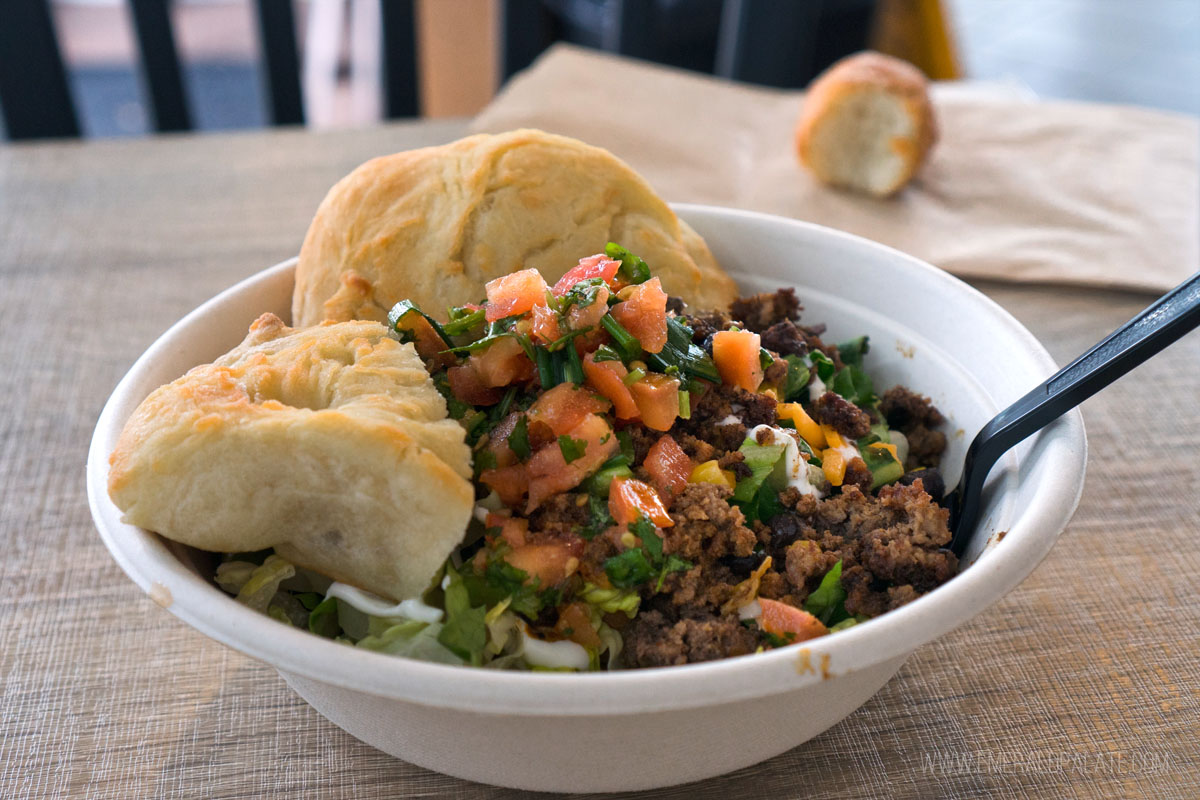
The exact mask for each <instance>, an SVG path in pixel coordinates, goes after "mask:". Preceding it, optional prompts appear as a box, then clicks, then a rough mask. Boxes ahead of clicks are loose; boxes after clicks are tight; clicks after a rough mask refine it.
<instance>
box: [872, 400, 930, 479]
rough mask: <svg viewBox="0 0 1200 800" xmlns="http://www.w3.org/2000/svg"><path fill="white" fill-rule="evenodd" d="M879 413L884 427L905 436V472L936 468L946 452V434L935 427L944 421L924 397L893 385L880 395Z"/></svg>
mask: <svg viewBox="0 0 1200 800" xmlns="http://www.w3.org/2000/svg"><path fill="white" fill-rule="evenodd" d="M879 410H880V411H881V412H882V413H883V416H884V418H885V419H887V423H888V425H890V426H891V427H893V428H895V429H896V430H898V431H900V432H901V433H903V434H904V435H905V436H906V437H908V458H907V459H905V462H904V466H905V469H909V470H913V469H916V468H918V467H936V466H937V465H938V464H939V463H940V462H941V459H942V453H943V452H944V451H945V450H946V434H944V433H942V432H941V431H939V430H936V428H937V427H938V426H940V425H942V424H943V423H944V422H945V421H946V418H945V417H943V416H942V412H940V411H938V410H937V408H936V407H935V406H934V405H933V403H932V402H931V401H930V399H929V398H928V397H924V396H922V395H919V394H917V393H915V392H912V391H910V390H909V389H906V388H905V387H903V386H893V387H892V388H891V389H888V390H887V391H886V392H884V394H883V397H882V398H881V399H880V401H879Z"/></svg>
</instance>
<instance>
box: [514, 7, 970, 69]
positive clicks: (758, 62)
mask: <svg viewBox="0 0 1200 800" xmlns="http://www.w3.org/2000/svg"><path fill="white" fill-rule="evenodd" d="M501 15H502V21H501V30H502V32H503V38H504V41H503V47H502V58H501V76H502V78H503V79H505V80H507V79H508V78H509V77H510V76H511V75H512V74H513V73H515V72H517V71H518V70H520V69H523V68H524V67H526V66H528V65H529V64H530V63H531V62H532V61H533V60H534V59H535V58H536V57H537V56H538V54H539V53H541V52H542V51H543V50H544V49H546V47H548V46H549V45H550V44H552V43H553V42H554V41H559V40H563V41H570V42H574V43H576V44H582V45H585V46H589V47H594V48H598V49H602V50H607V51H610V52H614V53H620V54H622V55H627V56H632V57H635V58H642V59H646V60H650V61H655V62H658V63H663V64H669V65H672V66H677V67H683V68H686V69H694V70H701V71H704V72H711V73H713V74H715V75H719V76H721V77H725V78H732V79H734V80H740V81H746V82H749V83H758V84H765V85H768V86H778V87H785V88H799V87H802V86H805V85H807V84H808V82H809V81H811V80H812V79H813V78H814V77H815V76H816V75H817V74H818V73H819V72H821V71H822V70H823V69H825V68H826V67H827V66H829V65H830V64H832V63H833V62H834V61H836V60H837V59H839V58H841V57H842V56H845V55H848V54H850V53H853V52H856V51H858V50H862V49H864V48H866V47H868V46H872V45H874V46H876V47H877V48H879V49H882V50H884V52H888V53H891V54H892V55H897V56H899V57H901V58H908V59H909V60H913V61H914V62H915V63H917V65H918V66H921V67H922V68H924V69H925V70H926V71H927V72H928V73H929V74H930V77H933V78H937V79H950V78H955V77H958V74H957V66H956V65H955V63H954V59H953V45H952V42H951V41H950V34H949V28H948V26H947V25H946V23H945V12H944V9H943V8H942V3H941V0H501ZM931 67H932V68H931Z"/></svg>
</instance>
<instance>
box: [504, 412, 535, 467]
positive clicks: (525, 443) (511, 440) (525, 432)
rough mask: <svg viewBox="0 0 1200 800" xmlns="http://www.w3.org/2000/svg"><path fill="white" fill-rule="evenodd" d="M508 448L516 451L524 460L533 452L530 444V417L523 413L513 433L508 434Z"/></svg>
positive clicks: (518, 456)
mask: <svg viewBox="0 0 1200 800" xmlns="http://www.w3.org/2000/svg"><path fill="white" fill-rule="evenodd" d="M508 449H509V450H512V451H513V452H514V453H516V456H517V458H519V459H520V460H522V461H524V460H525V459H527V458H529V455H530V453H532V452H533V450H532V448H531V447H530V446H529V418H528V417H526V416H525V415H523V414H522V415H521V418H520V419H519V420H517V424H516V425H514V426H513V429H512V433H510V434H509V435H508Z"/></svg>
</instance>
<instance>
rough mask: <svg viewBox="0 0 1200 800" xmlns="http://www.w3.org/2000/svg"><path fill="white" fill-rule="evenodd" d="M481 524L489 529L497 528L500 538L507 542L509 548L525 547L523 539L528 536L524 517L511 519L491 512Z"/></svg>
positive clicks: (527, 525)
mask: <svg viewBox="0 0 1200 800" xmlns="http://www.w3.org/2000/svg"><path fill="white" fill-rule="evenodd" d="M483 524H484V525H486V526H487V527H489V528H499V529H500V538H501V539H503V540H504V541H506V542H508V545H509V547H524V546H525V537H526V536H528V535H529V520H527V519H525V518H524V517H513V516H510V515H508V514H497V513H496V512H495V511H491V512H489V513H488V515H487V519H486V520H485V521H484V523H483Z"/></svg>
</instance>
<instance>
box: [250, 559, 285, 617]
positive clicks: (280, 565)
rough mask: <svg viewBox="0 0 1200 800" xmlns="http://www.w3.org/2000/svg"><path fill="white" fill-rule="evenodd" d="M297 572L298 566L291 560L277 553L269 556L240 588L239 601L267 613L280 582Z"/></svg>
mask: <svg viewBox="0 0 1200 800" xmlns="http://www.w3.org/2000/svg"><path fill="white" fill-rule="evenodd" d="M295 574H296V568H295V567H294V566H292V564H291V562H290V561H287V560H285V559H283V558H280V557H279V556H277V555H274V554H272V555H269V556H267V560H266V561H264V562H263V563H262V566H261V567H256V568H255V570H254V571H253V572H252V573H250V577H249V579H248V580H247V581H246V582H245V583H244V584H242V588H241V589H239V590H238V593H237V601H238V602H239V603H244V604H245V605H248V606H250V608H253V609H254V610H255V611H258V612H260V613H266V611H267V609H268V608H269V607H270V605H271V600H272V599H273V598H274V597H275V593H276V592H278V591H279V584H281V583H283V582H284V581H285V580H287V579H288V578H290V577H292V576H293V575H295Z"/></svg>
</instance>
